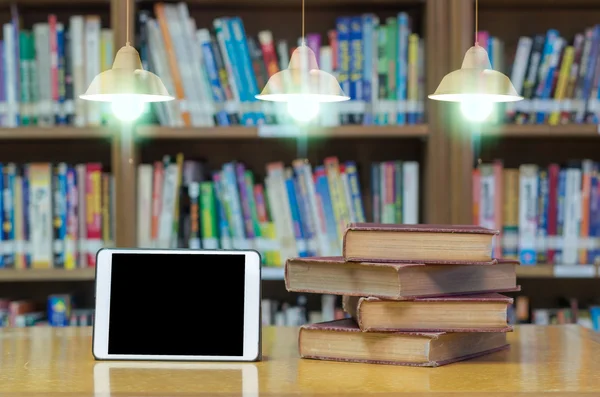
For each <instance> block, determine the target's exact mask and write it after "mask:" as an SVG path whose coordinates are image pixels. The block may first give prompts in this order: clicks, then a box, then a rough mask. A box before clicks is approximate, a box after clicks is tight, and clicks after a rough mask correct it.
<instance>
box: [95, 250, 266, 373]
mask: <svg viewBox="0 0 600 397" xmlns="http://www.w3.org/2000/svg"><path fill="white" fill-rule="evenodd" d="M120 253H126V254H152V253H155V254H159V255H160V254H163V255H164V254H170V255H244V260H245V277H244V284H245V288H244V349H243V355H242V356H181V355H159V356H157V355H137V354H109V353H108V330H109V325H110V284H111V273H112V255H113V254H120ZM260 270H261V267H260V255H259V254H258V252H256V251H251V250H243V251H242V250H239V251H238V250H187V249H172V250H168V249H106V248H105V249H102V250H100V251H98V253H97V255H96V294H95V297H96V303H95V307H96V312H95V319H94V328H93V342H92V353H93V355H94V357H95V358H96V359H97V360H153V361H154V360H161V361H163V360H164V361H257V360H259V359H260V332H261V326H260V301H261V297H260V293H261V292H260V283H261V276H260ZM210 321H212V320H210Z"/></svg>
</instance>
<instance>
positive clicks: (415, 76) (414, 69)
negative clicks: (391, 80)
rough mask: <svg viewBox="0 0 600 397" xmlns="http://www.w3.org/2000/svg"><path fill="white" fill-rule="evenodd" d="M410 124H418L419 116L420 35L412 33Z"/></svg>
mask: <svg viewBox="0 0 600 397" xmlns="http://www.w3.org/2000/svg"><path fill="white" fill-rule="evenodd" d="M407 84H408V88H407V98H408V106H407V117H406V121H407V123H408V124H417V123H418V117H419V110H418V101H419V35H418V34H416V33H412V34H411V35H410V36H409V38H408V83H407Z"/></svg>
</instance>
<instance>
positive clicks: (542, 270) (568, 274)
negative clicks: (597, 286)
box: [517, 265, 598, 278]
mask: <svg viewBox="0 0 600 397" xmlns="http://www.w3.org/2000/svg"><path fill="white" fill-rule="evenodd" d="M517 277H518V278H596V277H598V269H597V267H596V266H594V265H556V266H552V265H536V266H523V265H521V266H518V267H517Z"/></svg>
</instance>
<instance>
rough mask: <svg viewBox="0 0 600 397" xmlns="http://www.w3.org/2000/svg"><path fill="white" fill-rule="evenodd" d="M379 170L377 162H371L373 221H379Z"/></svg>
mask: <svg viewBox="0 0 600 397" xmlns="http://www.w3.org/2000/svg"><path fill="white" fill-rule="evenodd" d="M380 171H381V167H380V165H379V163H373V164H371V201H372V202H371V208H372V210H373V212H372V219H373V222H374V223H381V196H380V191H381V189H380V186H379V184H380V181H381V177H380V175H379V173H380Z"/></svg>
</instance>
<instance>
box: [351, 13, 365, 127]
mask: <svg viewBox="0 0 600 397" xmlns="http://www.w3.org/2000/svg"><path fill="white" fill-rule="evenodd" d="M362 28H363V26H362V18H361V17H360V16H357V17H352V18H350V100H351V101H354V103H355V104H356V106H357V108H356V111H353V112H352V114H351V115H350V122H351V123H352V124H362V116H363V113H364V102H363V100H364V98H363V95H364V93H363V57H364V52H363V31H362Z"/></svg>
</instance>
